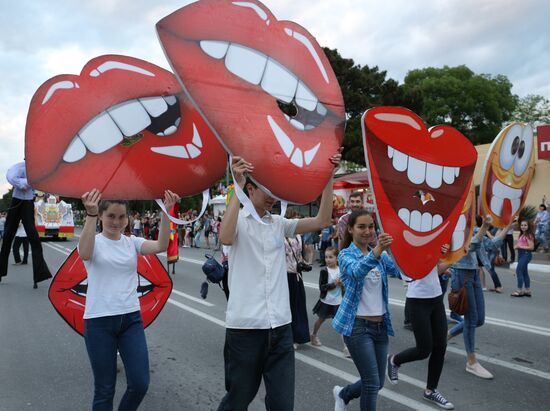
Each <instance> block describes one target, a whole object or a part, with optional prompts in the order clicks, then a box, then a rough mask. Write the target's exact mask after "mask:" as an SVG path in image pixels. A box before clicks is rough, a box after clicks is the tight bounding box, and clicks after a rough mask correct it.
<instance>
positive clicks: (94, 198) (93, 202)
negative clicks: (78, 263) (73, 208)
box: [78, 188, 101, 261]
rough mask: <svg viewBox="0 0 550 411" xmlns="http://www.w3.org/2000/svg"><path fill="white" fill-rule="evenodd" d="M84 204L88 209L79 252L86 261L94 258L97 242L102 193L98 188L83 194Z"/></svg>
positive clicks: (79, 242) (79, 241)
mask: <svg viewBox="0 0 550 411" xmlns="http://www.w3.org/2000/svg"><path fill="white" fill-rule="evenodd" d="M81 198H82V204H84V208H85V209H86V217H85V219H84V228H83V229H82V232H81V233H80V238H79V239H78V254H79V255H80V258H82V259H83V260H84V261H86V260H89V259H90V258H92V256H93V253H94V244H95V227H96V224H97V217H98V212H99V207H98V205H99V200H101V193H100V192H99V191H98V190H97V189H95V188H94V189H93V190H92V191H89V192H87V193H84V194H83V195H82V197H81Z"/></svg>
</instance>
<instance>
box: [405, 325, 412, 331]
mask: <svg viewBox="0 0 550 411" xmlns="http://www.w3.org/2000/svg"><path fill="white" fill-rule="evenodd" d="M403 328H404V329H405V330H409V331H412V330H413V326H412V324H411V323H404V324H403Z"/></svg>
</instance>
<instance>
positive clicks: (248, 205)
mask: <svg viewBox="0 0 550 411" xmlns="http://www.w3.org/2000/svg"><path fill="white" fill-rule="evenodd" d="M232 163H233V157H232V156H229V164H232ZM231 177H233V182H234V184H233V187H234V189H235V194H236V195H237V198H238V199H239V201H240V202H241V204H242V205H243V207H244V209H245V210H246V211H248V212H249V213H250V215H251V216H252V217H253V218H254V220H256V221H257V222H258V223H260V224H263V225H269V224H268V223H266V222H265V221H263V220H262V219H261V218H260V216H259V215H258V213H257V212H256V208H255V207H254V204H252V201H250V198H248V196H247V195H246V193H245V192H244V191H243V189H242V188H241V187H239V185H238V184H237V180H235V175H234V174H233V169H231ZM256 184H257V183H256ZM258 187H260V189H261V190H263V191H265V192H267V193H268V194H269V195H272V194H271V193H270V192H269V190H267V189H266V188H265V187H262V186H260V185H258ZM287 207H288V203H287V202H286V201H283V200H281V217H283V218H284V216H285V214H286V209H287Z"/></svg>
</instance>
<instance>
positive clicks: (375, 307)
mask: <svg viewBox="0 0 550 411" xmlns="http://www.w3.org/2000/svg"><path fill="white" fill-rule="evenodd" d="M375 235H376V232H375V226H374V220H373V218H372V216H371V215H370V214H369V213H368V212H367V211H366V210H358V211H354V212H353V213H351V215H350V217H349V220H348V227H347V232H346V236H345V237H344V244H343V250H342V251H341V252H340V254H339V256H338V262H339V265H340V272H341V276H342V282H343V283H344V288H345V294H344V298H343V300H342V303H341V304H340V308H339V309H338V312H337V313H336V316H335V317H334V320H333V321H332V326H333V327H334V329H335V330H336V331H338V332H339V333H340V334H342V335H343V336H344V341H345V343H346V345H347V347H348V349H349V352H350V354H351V358H352V359H353V362H354V363H355V366H356V367H357V370H358V371H359V375H360V376H361V379H360V380H359V381H357V382H356V383H355V384H350V385H348V386H346V387H344V388H342V387H339V386H335V387H334V388H333V394H334V400H335V410H345V409H346V404H347V403H348V402H349V401H350V400H352V399H353V398H357V397H359V396H360V397H361V410H362V411H365V410H375V409H376V400H377V397H378V391H379V390H380V389H382V387H383V385H384V374H385V372H386V358H387V354H388V343H389V340H388V335H393V329H392V325H391V320H390V311H389V308H388V275H389V274H395V275H396V276H398V275H399V271H398V269H397V267H396V266H395V264H394V262H393V260H392V259H391V258H390V257H389V256H388V254H387V253H386V252H385V251H386V250H387V249H388V248H389V247H390V245H391V243H392V241H393V238H392V237H391V236H390V235H389V234H386V233H382V234H380V236H379V241H378V245H377V246H376V247H374V248H371V247H370V245H369V244H370V243H371V242H372V241H373V239H374V236H375ZM373 364H374V365H375V366H373Z"/></svg>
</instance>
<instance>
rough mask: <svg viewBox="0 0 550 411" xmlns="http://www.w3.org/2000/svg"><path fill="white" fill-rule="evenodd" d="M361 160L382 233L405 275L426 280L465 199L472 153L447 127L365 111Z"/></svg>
mask: <svg viewBox="0 0 550 411" xmlns="http://www.w3.org/2000/svg"><path fill="white" fill-rule="evenodd" d="M362 126H363V141H364V147H365V159H366V162H367V166H368V169H369V173H370V181H371V186H372V188H373V192H374V196H375V199H376V206H377V208H378V213H377V216H378V218H379V223H380V226H381V227H382V229H383V231H385V232H387V233H389V234H391V235H392V236H393V239H394V240H393V244H392V246H391V252H392V254H393V255H394V257H395V260H396V262H397V264H398V265H399V267H400V268H401V270H402V271H403V272H404V273H405V274H406V275H407V276H409V277H411V278H415V279H420V278H423V277H424V276H426V275H427V274H428V273H429V272H430V271H431V270H432V269H433V267H434V266H435V265H436V264H437V262H438V260H439V259H440V257H441V246H442V245H443V244H449V243H450V240H451V236H452V235H453V231H454V229H455V226H456V225H457V221H458V218H459V216H460V213H461V211H462V209H463V205H464V202H465V201H466V197H467V196H468V190H469V188H470V183H471V181H472V177H473V172H474V168H475V164H476V159H477V152H476V150H475V148H474V146H473V145H472V143H470V141H469V140H468V139H467V138H466V137H464V136H463V135H462V134H461V133H460V132H458V131H457V130H455V129H454V128H452V127H448V126H436V127H432V128H430V129H429V130H428V128H427V127H426V125H425V124H424V122H423V121H422V119H421V118H420V117H418V116H417V115H416V114H414V113H413V112H412V111H410V110H407V109H405V108H401V107H377V108H374V109H371V110H367V111H366V112H365V114H364V115H363V119H362Z"/></svg>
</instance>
